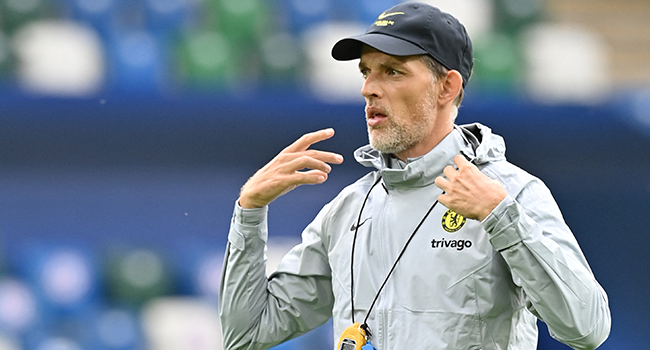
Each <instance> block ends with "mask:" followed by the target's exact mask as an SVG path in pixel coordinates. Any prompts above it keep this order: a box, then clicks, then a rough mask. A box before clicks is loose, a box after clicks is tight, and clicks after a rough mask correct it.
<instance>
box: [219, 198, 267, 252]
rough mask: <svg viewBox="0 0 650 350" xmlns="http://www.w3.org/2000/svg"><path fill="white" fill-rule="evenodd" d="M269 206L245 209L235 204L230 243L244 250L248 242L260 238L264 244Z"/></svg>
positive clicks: (229, 236)
mask: <svg viewBox="0 0 650 350" xmlns="http://www.w3.org/2000/svg"><path fill="white" fill-rule="evenodd" d="M268 210H269V208H268V206H265V207H262V208H255V209H244V208H242V207H241V206H240V205H239V202H237V203H235V210H234V212H233V215H232V222H231V225H230V232H229V233H228V241H229V242H230V244H232V245H233V246H234V247H235V248H237V249H239V250H244V249H245V248H246V241H247V240H250V239H255V238H259V239H261V240H262V241H263V242H266V239H267V234H268V233H267V230H266V217H267V214H268Z"/></svg>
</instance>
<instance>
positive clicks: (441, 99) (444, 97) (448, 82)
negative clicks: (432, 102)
mask: <svg viewBox="0 0 650 350" xmlns="http://www.w3.org/2000/svg"><path fill="white" fill-rule="evenodd" d="M441 83H442V84H441V85H440V93H439V95H438V103H439V104H441V105H445V104H447V103H453V102H454V100H455V99H456V96H458V94H460V90H461V89H462V88H463V77H461V75H460V73H458V71H456V70H453V69H450V70H449V71H448V72H447V76H446V77H445V78H444V79H442V80H441Z"/></svg>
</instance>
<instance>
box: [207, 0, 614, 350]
mask: <svg viewBox="0 0 650 350" xmlns="http://www.w3.org/2000/svg"><path fill="white" fill-rule="evenodd" d="M332 55H333V57H334V58H335V59H338V60H350V59H356V58H360V62H359V69H360V71H361V74H362V75H363V78H364V80H365V81H364V85H363V88H362V90H361V93H362V95H363V96H364V97H365V100H366V121H367V126H368V136H369V139H370V145H369V146H365V147H362V148H360V149H359V150H357V151H356V152H355V158H356V160H357V161H358V162H360V163H361V164H363V165H365V166H368V167H374V168H376V170H375V171H373V172H371V173H369V174H368V175H366V176H365V177H363V178H361V179H359V180H358V181H357V182H355V183H354V184H352V185H350V186H348V187H347V188H345V189H344V190H343V191H341V193H339V195H338V196H337V197H336V198H335V199H334V200H332V201H331V202H330V203H328V204H327V205H326V206H325V207H324V208H323V209H322V210H321V212H320V213H319V214H318V215H317V217H316V218H315V219H314V221H313V222H312V223H311V224H310V225H309V226H308V227H307V228H306V229H305V230H304V232H303V235H302V243H301V244H300V245H298V246H296V247H295V248H294V249H292V250H291V251H290V252H289V253H288V254H287V255H286V256H285V257H284V259H283V260H282V262H281V263H280V265H279V267H278V269H277V271H276V272H275V273H273V274H272V275H271V276H269V277H268V278H267V276H266V275H265V263H264V249H265V242H266V238H267V228H266V212H267V209H268V204H269V203H270V202H272V201H273V200H274V199H275V198H277V197H278V196H280V195H282V194H284V193H286V192H287V191H289V190H291V189H293V188H295V187H296V186H299V185H302V184H316V183H322V182H323V181H325V180H326V179H327V175H328V173H329V172H330V170H331V167H330V165H329V164H328V163H333V164H338V163H341V162H342V160H343V158H342V157H341V156H340V155H337V154H333V153H329V152H324V151H317V150H311V149H309V147H310V146H311V145H312V144H314V143H317V142H319V141H321V140H324V139H327V138H330V137H332V136H333V134H334V131H333V130H331V129H326V130H320V131H317V132H314V133H310V134H306V135H304V136H303V137H301V138H300V139H299V140H297V141H296V142H294V143H293V144H292V145H290V146H288V147H287V148H286V149H284V150H283V151H282V152H281V153H280V154H279V155H278V156H277V157H276V158H274V159H273V160H272V161H271V162H270V163H268V164H267V165H266V166H264V167H263V168H262V169H260V170H259V171H258V172H257V173H256V174H255V175H253V176H252V177H251V178H250V179H249V180H248V182H247V183H246V184H245V185H244V186H243V187H242V189H241V194H240V198H239V200H238V203H237V205H236V208H235V212H234V216H233V220H232V225H231V229H230V233H229V238H228V239H229V243H228V247H227V252H226V257H225V261H224V274H223V280H222V287H221V288H222V289H221V294H220V303H219V307H220V309H221V318H222V324H223V335H224V339H225V340H224V344H225V348H226V349H266V348H269V347H271V346H274V345H276V344H279V343H281V342H283V341H286V340H288V339H291V338H293V337H295V336H298V335H300V334H303V333H305V332H307V331H309V330H311V329H313V328H315V327H317V326H319V325H321V324H323V323H325V322H326V321H327V320H328V319H329V318H330V317H333V321H334V333H335V336H336V338H337V339H339V336H341V335H342V334H343V336H342V337H341V339H340V340H335V344H338V346H337V348H339V346H340V347H341V348H346V349H347V347H346V346H347V345H345V344H348V343H349V344H352V345H350V347H349V348H350V349H353V348H357V349H359V348H360V345H361V344H363V343H364V342H365V341H366V339H367V340H369V341H370V343H371V344H372V345H373V346H374V347H376V348H377V349H380V350H381V349H385V350H395V349H409V348H410V349H524V350H526V349H535V348H536V345H537V327H536V320H537V318H539V319H541V320H543V321H544V322H546V323H547V325H548V328H549V330H550V332H551V335H552V336H553V337H554V338H555V339H557V340H559V341H561V342H563V343H565V344H568V345H569V346H571V347H573V348H575V349H594V348H596V347H598V346H599V345H600V344H601V343H602V342H603V341H604V340H605V339H606V338H607V336H608V334H609V329H610V322H611V319H610V312H609V306H608V301H607V296H606V294H605V292H604V291H603V289H602V288H601V286H600V285H599V284H598V282H597V281H596V280H595V278H594V276H593V274H592V272H591V270H590V268H589V266H588V264H587V261H586V259H585V257H584V255H583V254H582V252H581V250H580V248H579V246H578V243H577V242H576V240H575V238H574V236H573V234H572V233H571V231H570V229H569V228H568V227H567V225H566V224H565V223H564V221H563V219H562V215H561V213H560V211H559V209H558V207H557V205H556V203H555V201H554V199H553V198H552V196H551V194H550V192H549V191H548V189H547V188H546V187H545V185H544V184H543V183H542V182H541V181H540V180H539V179H537V178H535V177H533V176H531V175H530V174H528V173H526V172H524V171H523V170H521V169H519V168H517V167H516V166H514V165H512V164H510V163H509V162H507V161H506V159H505V156H504V152H505V145H504V143H503V140H502V138H501V137H499V136H497V135H494V134H492V133H491V130H490V129H489V128H487V127H485V126H483V125H480V124H472V125H468V126H457V125H455V124H454V119H455V116H456V113H457V109H458V106H459V104H460V101H461V100H462V95H463V88H464V86H465V84H466V83H467V81H468V80H469V77H470V75H471V70H472V48H471V41H470V39H469V37H468V35H467V33H466V31H465V29H464V27H463V26H462V24H460V23H459V22H458V21H457V20H456V19H455V18H454V17H452V16H451V15H449V14H446V13H444V12H441V11H440V10H438V9H437V8H434V7H431V6H429V5H426V4H421V3H414V2H409V3H404V4H400V5H397V6H395V7H393V8H391V9H389V10H387V11H386V12H384V13H382V14H381V15H380V16H379V17H378V19H377V20H376V22H375V23H373V25H372V26H371V27H370V28H369V29H368V31H367V32H366V33H365V34H362V35H359V36H355V37H351V38H346V39H343V40H341V41H339V42H338V43H337V44H336V45H335V46H334V48H333V50H332ZM305 168H307V169H309V170H307V171H303V169H305ZM355 343H356V345H355ZM366 346H370V345H369V344H368V345H366Z"/></svg>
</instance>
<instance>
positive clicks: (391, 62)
mask: <svg viewBox="0 0 650 350" xmlns="http://www.w3.org/2000/svg"><path fill="white" fill-rule="evenodd" d="M404 65H406V62H405V61H403V60H400V59H398V58H395V57H392V56H391V57H390V58H389V59H387V60H385V61H383V62H381V64H380V65H379V66H380V67H382V68H390V67H404ZM367 67H368V65H367V64H365V63H364V62H363V61H359V69H361V68H367Z"/></svg>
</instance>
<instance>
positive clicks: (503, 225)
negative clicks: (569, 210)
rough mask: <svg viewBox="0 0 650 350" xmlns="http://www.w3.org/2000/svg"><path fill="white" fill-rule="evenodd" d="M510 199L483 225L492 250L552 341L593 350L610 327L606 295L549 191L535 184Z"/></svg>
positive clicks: (532, 183)
mask: <svg viewBox="0 0 650 350" xmlns="http://www.w3.org/2000/svg"><path fill="white" fill-rule="evenodd" d="M511 195H513V194H511ZM511 195H509V196H507V197H506V198H505V199H504V200H503V201H502V202H501V203H500V204H499V205H498V206H497V207H496V208H495V209H494V210H493V211H492V213H491V214H490V215H489V216H488V217H487V218H485V220H483V227H484V228H485V230H486V231H487V232H488V234H489V235H490V242H491V243H492V246H493V247H494V248H495V249H496V250H498V251H499V252H500V253H501V255H502V256H503V258H504V259H505V261H506V262H507V264H508V265H509V267H510V269H511V271H512V276H513V280H514V282H515V284H517V285H519V286H520V287H522V288H523V290H524V292H525V295H526V298H527V300H526V302H527V304H528V307H529V309H530V310H531V312H533V313H534V314H535V315H536V316H537V317H538V318H540V319H541V320H542V321H544V322H545V323H546V324H547V326H548V328H549V332H550V333H551V336H552V337H554V338H555V339H557V340H558V341H561V342H563V343H565V344H567V345H569V346H571V347H572V348H574V349H595V348H597V347H598V346H599V345H600V344H602V343H603V342H604V341H605V339H607V337H608V336H609V331H610V326H611V315H610V310H609V305H608V299H607V295H606V293H605V291H604V290H603V288H602V287H601V286H600V284H599V283H598V282H597V281H596V279H595V277H594V275H593V273H592V271H591V269H590V267H589V265H588V264H587V261H586V259H585V257H584V254H583V253H582V251H581V249H580V247H579V246H578V243H577V241H576V239H575V237H574V236H573V233H572V232H571V231H570V229H569V228H568V227H567V225H566V224H565V222H564V219H563V218H562V214H561V213H560V210H559V208H558V206H557V204H556V202H555V200H554V199H553V197H552V195H551V193H550V191H549V190H548V188H547V187H546V186H545V185H544V184H543V183H542V182H541V181H539V180H538V179H534V180H532V181H530V182H528V183H527V184H526V185H525V186H523V189H522V190H521V191H520V192H519V193H517V194H515V196H516V198H512V197H511Z"/></svg>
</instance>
